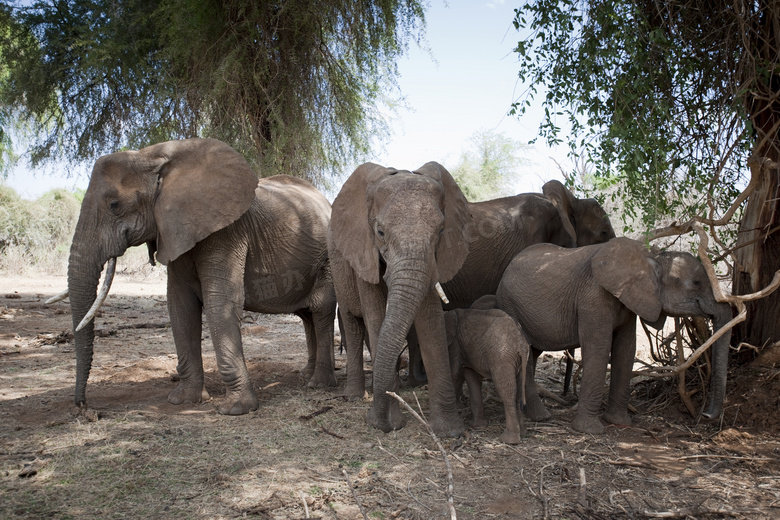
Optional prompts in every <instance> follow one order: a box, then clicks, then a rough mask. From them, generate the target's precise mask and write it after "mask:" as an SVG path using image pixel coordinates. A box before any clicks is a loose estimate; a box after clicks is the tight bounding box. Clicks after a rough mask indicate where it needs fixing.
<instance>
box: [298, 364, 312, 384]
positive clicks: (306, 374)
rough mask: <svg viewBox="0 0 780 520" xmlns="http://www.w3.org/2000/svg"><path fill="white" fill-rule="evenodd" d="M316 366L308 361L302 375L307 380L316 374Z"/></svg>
mask: <svg viewBox="0 0 780 520" xmlns="http://www.w3.org/2000/svg"><path fill="white" fill-rule="evenodd" d="M314 366H315V364H314V363H313V362H310V363H306V366H305V367H303V370H301V375H302V376H303V378H304V379H305V380H306V381H308V380H310V379H311V378H312V376H313V375H314Z"/></svg>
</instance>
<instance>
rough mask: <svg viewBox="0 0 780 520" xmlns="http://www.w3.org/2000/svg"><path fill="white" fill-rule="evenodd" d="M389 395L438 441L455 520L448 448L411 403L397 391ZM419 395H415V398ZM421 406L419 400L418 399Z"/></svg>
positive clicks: (451, 513)
mask: <svg viewBox="0 0 780 520" xmlns="http://www.w3.org/2000/svg"><path fill="white" fill-rule="evenodd" d="M385 393H386V394H387V395H389V396H390V397H392V398H393V399H395V400H396V401H398V402H399V403H401V405H402V406H403V407H404V408H406V409H407V410H408V411H409V413H411V414H412V416H413V417H414V418H415V419H417V420H418V421H419V422H420V423H421V424H422V425H423V426H425V428H426V429H427V430H428V434H429V435H430V436H431V438H433V440H434V442H435V443H436V446H438V448H439V451H440V452H441V455H442V458H443V459H444V464H445V466H447V507H448V508H449V510H450V518H452V519H453V520H455V519H456V518H458V515H457V513H455V498H454V495H455V491H454V490H455V486H454V485H453V478H452V466H451V465H450V459H449V457H447V450H445V449H444V446H442V444H441V441H440V440H439V437H438V436H437V435H436V434H435V433H434V432H433V428H431V425H430V424H428V421H426V420H425V419H423V418H422V417H421V416H420V414H418V413H417V412H415V411H414V409H413V408H412V407H411V406H409V404H408V403H407V402H406V401H404V399H403V398H402V397H401V396H400V395H398V394H396V393H395V392H385ZM416 397H417V396H416V395H415V398H416ZM417 404H418V406H419V401H418V403H417Z"/></svg>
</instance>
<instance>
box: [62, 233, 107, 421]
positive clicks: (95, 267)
mask: <svg viewBox="0 0 780 520" xmlns="http://www.w3.org/2000/svg"><path fill="white" fill-rule="evenodd" d="M94 244H97V241H94V240H86V239H85V237H84V236H83V235H82V233H80V232H79V229H78V227H77V231H76V233H75V234H74V237H73V243H72V245H71V249H70V258H69V260H68V293H69V297H70V310H71V317H72V320H73V331H74V332H73V336H74V342H75V350H76V393H75V396H74V400H75V403H76V405H77V406H80V405H83V404H85V403H86V388H87V379H88V378H89V371H90V369H91V367H92V349H93V344H94V340H95V327H94V321H93V320H90V321H89V322H87V323H86V324H85V325H84V326H83V327H82V328H81V329H80V330H76V329H77V327H78V325H79V323H81V321H82V319H83V318H84V316H85V315H86V314H87V312H88V311H89V309H90V307H91V306H92V304H93V303H94V301H95V297H96V294H97V286H98V282H99V281H100V273H101V272H102V270H103V263H104V262H102V261H101V255H100V251H99V247H98V246H94ZM90 246H94V247H90Z"/></svg>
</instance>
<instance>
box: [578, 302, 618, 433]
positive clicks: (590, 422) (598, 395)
mask: <svg viewBox="0 0 780 520" xmlns="http://www.w3.org/2000/svg"><path fill="white" fill-rule="evenodd" d="M610 324H611V320H610V317H609V316H601V315H591V316H587V317H585V316H582V317H580V345H581V348H582V385H581V386H582V388H581V390H580V399H579V403H578V405H577V414H576V415H575V417H574V421H573V422H572V427H573V428H574V429H575V430H577V431H579V432H583V433H593V434H598V433H603V432H604V425H603V424H602V423H601V420H600V419H599V410H600V409H601V400H602V398H603V396H604V379H605V377H606V375H607V363H608V361H609V353H610V349H611V346H612V327H611V325H610Z"/></svg>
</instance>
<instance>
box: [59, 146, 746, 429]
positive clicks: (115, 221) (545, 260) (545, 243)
mask: <svg viewBox="0 0 780 520" xmlns="http://www.w3.org/2000/svg"><path fill="white" fill-rule="evenodd" d="M141 244H147V246H148V247H149V255H150V261H151V262H153V263H154V262H155V261H157V262H160V263H162V264H165V265H166V266H167V270H168V281H167V284H168V285H167V294H168V296H167V302H168V311H169V314H170V319H171V329H172V333H173V339H174V343H175V346H176V353H177V356H178V366H177V370H178V373H179V383H178V385H177V387H176V388H175V389H174V390H173V391H172V392H171V393H170V394H169V395H168V401H169V402H171V403H173V404H180V403H196V402H201V401H203V400H205V399H208V398H209V394H208V392H207V391H206V388H205V384H204V372H203V361H202V352H201V334H202V330H201V328H202V317H203V314H204V312H205V316H206V323H207V324H208V327H209V331H210V335H211V337H212V341H213V346H214V351H215V354H216V359H217V366H218V370H219V373H220V376H221V377H222V380H223V382H224V384H225V387H226V395H225V398H224V399H222V400H220V401H219V407H218V411H219V412H220V413H222V414H231V415H239V414H245V413H248V412H250V411H253V410H256V409H257V408H258V399H257V396H256V394H255V391H254V389H253V386H252V383H251V381H250V378H249V374H248V372H247V368H246V363H245V360H244V354H243V349H242V344H241V330H240V318H241V316H242V312H243V310H244V309H246V310H250V311H255V312H261V313H292V314H295V315H297V316H299V317H300V318H301V320H302V321H303V325H304V329H305V333H306V344H307V348H308V364H307V365H306V368H305V371H304V375H305V376H306V378H307V380H308V386H310V387H326V386H335V385H336V384H337V381H336V377H335V373H334V366H333V335H334V321H335V318H336V308H337V303H338V309H339V315H340V316H339V317H340V324H341V326H340V328H341V335H342V338H343V340H344V344H345V347H346V353H347V367H346V368H347V375H346V388H345V394H346V395H348V396H349V397H350V398H352V399H363V398H364V397H365V396H366V388H365V377H364V374H363V344H364V343H366V344H367V345H368V346H369V348H370V350H371V358H372V363H373V401H372V403H371V406H370V408H369V409H368V411H367V420H368V422H369V423H370V424H371V425H373V426H374V427H376V428H378V429H380V430H382V431H384V432H389V431H391V430H394V429H399V428H402V427H403V426H404V423H405V417H404V415H403V414H402V413H401V410H400V407H399V405H398V403H397V402H396V401H395V400H394V399H391V398H390V397H389V396H388V395H387V394H386V392H388V391H394V390H396V389H397V388H398V386H399V384H400V379H399V376H398V370H397V363H398V358H399V356H400V354H401V352H402V351H403V349H404V348H407V346H408V348H409V351H410V353H409V356H410V373H412V372H414V373H415V374H416V375H417V376H418V377H427V380H428V393H429V403H430V413H429V422H430V425H431V427H432V428H433V431H434V432H435V433H436V434H438V435H444V436H457V435H459V434H461V433H462V432H463V431H464V430H465V426H464V424H463V421H462V419H461V416H460V413H459V410H458V399H457V396H459V395H460V393H461V391H462V389H461V387H462V384H463V382H464V381H466V382H467V383H468V388H469V399H470V404H471V407H472V411H473V416H474V424H475V425H482V424H484V414H483V412H482V402H481V395H480V391H479V385H480V383H481V380H482V378H483V377H488V378H491V379H492V380H493V381H494V384H495V386H496V389H497V392H498V394H499V396H500V397H501V399H502V400H503V401H504V408H505V416H506V428H505V430H504V433H503V434H502V436H501V440H502V441H504V442H510V443H517V442H519V440H520V435H522V434H523V433H524V432H525V429H524V427H523V415H525V417H526V418H528V419H530V420H533V421H539V420H544V419H546V418H549V417H550V412H549V411H548V410H547V409H546V408H545V407H544V405H543V404H542V401H541V399H540V398H539V392H538V389H537V387H536V384H535V382H534V368H535V364H536V363H535V362H536V357H537V356H538V355H539V353H540V352H541V351H543V350H567V349H570V348H574V347H578V346H579V347H581V349H582V363H583V381H582V388H581V391H580V399H579V406H578V409H577V412H576V416H575V419H574V421H573V424H572V426H573V427H574V429H576V430H578V431H581V432H586V433H599V432H602V431H603V430H604V425H603V423H602V421H601V419H603V420H605V421H606V422H608V423H613V424H629V423H630V417H629V416H628V411H627V406H628V396H629V381H630V378H631V370H632V366H633V361H634V354H635V349H636V318H637V316H639V317H640V318H642V319H643V320H645V321H647V322H648V323H651V324H654V325H656V326H658V325H659V324H660V323H662V322H663V319H664V318H665V317H666V316H692V315H695V316H703V317H708V318H711V319H712V320H713V323H714V326H715V327H718V326H720V325H723V324H724V323H726V322H727V321H728V320H729V319H730V318H731V308H730V306H729V305H728V304H725V303H718V302H716V301H715V299H714V297H713V294H712V290H711V287H710V285H709V281H708V278H707V276H706V273H705V272H704V269H703V267H702V266H701V264H700V263H699V262H698V261H697V260H696V259H695V258H694V257H693V256H692V255H690V254H687V253H661V254H652V253H650V252H649V251H648V250H647V249H646V248H645V247H644V245H643V244H642V243H639V242H636V241H634V240H630V239H628V238H615V233H614V231H613V229H612V226H611V224H610V221H609V218H608V216H607V215H606V213H605V211H604V210H603V208H602V207H601V206H600V205H599V204H598V203H597V202H596V201H594V200H592V199H578V198H576V197H574V196H573V195H572V194H571V193H570V192H569V191H568V190H567V189H566V188H565V187H564V186H563V185H562V184H561V183H559V182H557V181H550V182H548V183H547V184H545V186H544V189H543V193H527V194H520V195H516V196H513V197H505V198H500V199H495V200H490V201H486V202H478V203H470V202H468V201H467V200H466V198H465V197H464V195H463V193H462V192H461V190H460V188H459V187H458V185H457V183H456V182H455V180H454V179H453V178H452V176H451V175H450V173H449V172H448V171H447V170H446V169H445V168H444V167H442V166H441V165H440V164H438V163H435V162H430V163H427V164H425V165H423V166H422V167H420V168H419V169H417V170H415V171H406V170H398V169H395V168H386V167H382V166H379V165H376V164H372V163H366V164H363V165H361V166H359V167H358V168H357V169H356V170H355V171H354V172H353V173H352V175H351V176H350V177H349V178H348V179H347V180H346V182H345V183H344V185H343V186H342V188H341V191H340V192H339V194H338V195H337V196H336V198H335V200H334V201H333V205H332V208H331V205H330V204H329V203H328V201H327V199H326V198H325V197H324V196H323V195H322V194H321V193H320V192H319V191H317V190H316V189H315V188H314V187H313V186H312V185H311V184H309V183H307V182H306V181H303V180H300V179H295V178H292V177H289V176H285V175H277V176H274V177H268V178H263V179H260V181H259V182H258V180H257V178H256V176H255V174H254V173H253V172H252V170H251V169H250V167H249V165H248V164H247V162H246V161H245V160H244V159H243V157H242V156H241V155H240V154H239V153H238V152H236V151H235V150H234V149H233V148H231V147H230V146H228V145H227V144H225V143H222V142H220V141H217V140H214V139H187V140H181V141H170V142H165V143H160V144H156V145H152V146H149V147H147V148H143V149H141V150H137V151H122V152H117V153H114V154H110V155H107V156H104V157H101V158H100V159H98V160H97V162H96V163H95V166H94V168H93V171H92V176H91V179H90V182H89V187H88V188H87V192H86V194H85V196H84V201H83V204H82V209H81V214H80V216H79V220H78V224H77V226H76V231H75V234H74V237H73V243H72V246H71V251H70V258H69V265H68V291H67V294H68V296H69V297H70V304H71V310H72V317H73V327H74V331H75V332H74V335H75V350H76V356H77V357H76V360H77V362H76V389H75V402H76V404H77V405H79V406H83V405H85V404H86V384H87V379H88V376H89V372H90V367H91V364H92V351H93V341H94V321H93V318H94V315H95V312H96V309H97V308H98V307H99V305H100V304H101V302H102V300H103V299H104V298H105V295H106V294H107V291H108V288H109V287H110V284H111V274H112V273H113V266H114V265H115V262H116V257H118V256H121V255H122V254H123V253H124V252H125V250H126V249H127V248H128V247H131V246H138V245H141ZM106 265H108V268H107V269H106V271H107V274H106V281H105V283H104V286H103V288H101V291H100V294H99V295H97V296H96V293H97V286H98V282H99V279H100V275H101V272H102V271H103V269H104V266H106ZM728 343H729V335H728V334H726V335H724V336H723V337H722V338H721V339H720V340H719V341H718V342H717V343H716V344H715V346H714V347H713V370H712V381H711V387H710V388H711V391H710V401H709V404H708V408H707V410H706V411H705V412H704V415H705V416H706V417H709V418H713V417H717V416H719V415H720V413H721V410H722V405H723V399H724V396H725V385H726V361H727V357H728ZM609 363H611V365H612V372H611V377H610V389H609V400H608V404H607V409H606V412H605V413H604V414H603V415H601V416H599V412H600V407H601V401H602V394H603V390H604V380H605V376H606V370H607V365H608V364H609ZM422 365H424V374H425V376H422V375H420V374H422V373H423V370H422V368H421V366H422ZM526 367H527V368H526Z"/></svg>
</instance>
